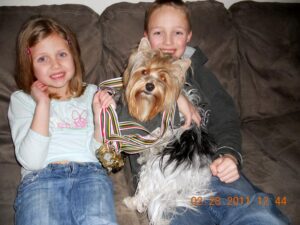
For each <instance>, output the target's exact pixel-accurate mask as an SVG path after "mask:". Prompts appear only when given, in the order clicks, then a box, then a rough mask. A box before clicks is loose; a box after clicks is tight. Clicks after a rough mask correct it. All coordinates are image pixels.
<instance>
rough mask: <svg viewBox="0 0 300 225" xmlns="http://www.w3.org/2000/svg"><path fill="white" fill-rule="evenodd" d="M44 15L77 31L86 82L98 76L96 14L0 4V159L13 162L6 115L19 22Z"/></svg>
mask: <svg viewBox="0 0 300 225" xmlns="http://www.w3.org/2000/svg"><path fill="white" fill-rule="evenodd" d="M34 15H46V16H49V17H52V18H55V19H56V20H58V21H60V22H62V23H64V24H66V25H68V26H69V27H70V28H71V29H72V30H73V31H74V32H75V33H76V34H77V38H78V40H79V44H80V46H81V53H82V58H83V62H84V65H85V70H86V76H85V80H87V81H88V82H94V83H98V82H99V81H100V79H101V77H100V75H98V76H97V74H101V68H102V67H101V66H100V63H99V62H100V57H101V52H102V51H101V46H102V44H101V43H102V39H101V35H100V31H99V29H98V22H99V16H98V14H96V13H95V12H94V11H92V10H91V9H89V8H88V7H85V6H79V5H60V6H57V5H52V6H37V7H26V6H18V7H6V6H3V7H0V49H1V51H0V59H1V60H0V118H1V120H0V143H1V148H0V163H2V162H11V163H13V162H14V163H15V158H14V151H13V144H12V141H11V135H10V129H9V124H8V119H7V110H8V104H9V99H10V95H11V93H12V92H13V91H15V90H16V89H17V86H16V83H15V80H14V74H15V61H16V39H17V35H18V32H19V30H20V28H21V26H22V24H23V23H24V22H25V21H26V20H27V19H28V18H30V17H31V16H34Z"/></svg>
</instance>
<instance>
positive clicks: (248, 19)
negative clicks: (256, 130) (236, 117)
mask: <svg viewBox="0 0 300 225" xmlns="http://www.w3.org/2000/svg"><path fill="white" fill-rule="evenodd" d="M230 11H231V13H232V18H233V22H234V24H235V27H236V29H237V33H238V48H239V50H238V51H239V54H238V56H239V58H238V61H239V74H240V85H241V87H240V91H241V96H240V105H241V116H242V119H244V120H250V119H259V118H269V117H272V116H280V115H284V114H286V113H291V112H296V111H299V110H300V91H299V90H300V42H299V40H300V4H296V3H294V4H288V3H286V4H284V3H257V2H250V1H248V2H239V3H236V4H234V5H233V6H231V7H230Z"/></svg>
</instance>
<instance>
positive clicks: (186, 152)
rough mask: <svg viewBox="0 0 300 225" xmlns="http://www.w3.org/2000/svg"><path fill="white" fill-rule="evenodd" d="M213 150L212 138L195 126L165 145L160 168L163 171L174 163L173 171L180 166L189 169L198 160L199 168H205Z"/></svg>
mask: <svg viewBox="0 0 300 225" xmlns="http://www.w3.org/2000/svg"><path fill="white" fill-rule="evenodd" d="M214 148H215V143H214V141H213V139H212V137H211V136H209V135H208V133H207V132H206V130H204V129H201V128H200V127H198V126H196V125H195V126H193V127H192V128H191V129H189V130H186V131H184V132H183V133H182V134H181V136H180V137H179V138H178V139H175V140H174V141H173V142H172V143H170V144H169V145H167V147H166V148H165V149H164V150H163V152H162V153H161V155H162V157H161V161H160V168H161V170H162V171H164V170H165V169H166V167H168V166H169V165H170V164H172V163H175V166H174V168H173V169H174V170H176V168H177V167H178V166H179V165H181V164H185V165H186V167H189V166H191V165H192V163H193V160H200V163H199V166H200V168H201V167H203V166H207V162H208V159H211V157H212V155H213V153H214ZM166 156H168V157H167V161H166V162H163V161H164V157H166Z"/></svg>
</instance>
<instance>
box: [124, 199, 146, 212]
mask: <svg viewBox="0 0 300 225" xmlns="http://www.w3.org/2000/svg"><path fill="white" fill-rule="evenodd" d="M138 201H139V200H138V199H137V198H135V197H126V198H124V199H123V203H124V204H125V205H126V207H127V208H129V209H131V210H137V211H138V212H139V213H143V212H145V211H146V210H147V206H146V205H145V204H143V203H142V202H138Z"/></svg>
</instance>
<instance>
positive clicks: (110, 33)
mask: <svg viewBox="0 0 300 225" xmlns="http://www.w3.org/2000/svg"><path fill="white" fill-rule="evenodd" d="M149 4H150V3H137V4H134V3H125V2H121V3H117V4H114V5H112V6H110V7H108V8H107V9H106V10H105V11H104V12H103V13H102V15H101V17H100V21H101V29H102V33H103V46H104V54H103V60H104V62H103V65H105V71H106V73H107V74H110V75H112V76H114V77H118V76H120V75H121V74H122V72H123V71H124V68H125V66H126V64H127V60H128V57H129V55H130V53H131V51H132V50H133V49H134V48H136V47H137V44H138V42H139V40H140V39H141V37H142V36H143V32H144V30H143V28H144V14H145V10H146V9H147V7H149ZM187 4H188V7H189V9H190V11H191V18H192V27H193V28H192V29H193V37H192V40H191V43H190V45H191V46H199V47H200V48H201V49H202V50H203V51H204V53H205V54H206V56H207V57H208V59H209V60H208V62H207V64H206V65H207V66H208V67H209V68H210V69H212V71H213V72H214V73H215V74H216V76H217V77H218V79H219V80H220V82H221V83H222V84H223V86H224V87H225V88H226V90H227V91H228V92H229V93H230V94H231V95H232V96H233V97H234V98H235V100H237V99H236V97H237V95H238V87H237V84H238V83H237V79H236V78H237V76H236V60H235V58H236V47H235V46H236V41H235V35H234V29H233V26H232V23H231V18H230V15H228V12H227V10H226V9H225V8H224V6H223V4H222V3H219V2H213V1H199V2H188V3H187ZM207 21H209V23H208V22H207ZM236 102H237V101H236Z"/></svg>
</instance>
